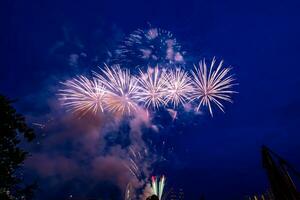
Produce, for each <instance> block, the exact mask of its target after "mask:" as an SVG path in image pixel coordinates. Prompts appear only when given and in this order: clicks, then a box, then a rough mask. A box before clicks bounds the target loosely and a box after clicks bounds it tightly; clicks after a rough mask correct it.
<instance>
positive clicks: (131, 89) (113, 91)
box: [94, 66, 138, 114]
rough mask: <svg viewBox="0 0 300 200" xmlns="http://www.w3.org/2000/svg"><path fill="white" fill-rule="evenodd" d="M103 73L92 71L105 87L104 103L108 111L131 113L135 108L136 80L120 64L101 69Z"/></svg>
mask: <svg viewBox="0 0 300 200" xmlns="http://www.w3.org/2000/svg"><path fill="white" fill-rule="evenodd" d="M101 71H102V73H103V74H104V75H101V74H98V73H96V72H94V74H95V76H96V77H97V78H98V79H99V80H100V82H101V83H102V84H103V85H104V86H105V87H106V90H107V92H106V95H105V103H106V108H107V110H108V111H111V112H119V113H122V114H131V113H132V112H133V111H135V110H136V109H137V93H138V85H137V84H138V81H137V79H136V78H135V77H133V76H131V75H130V71H129V70H128V69H121V68H120V66H114V67H111V68H109V67H108V66H105V69H102V70H101Z"/></svg>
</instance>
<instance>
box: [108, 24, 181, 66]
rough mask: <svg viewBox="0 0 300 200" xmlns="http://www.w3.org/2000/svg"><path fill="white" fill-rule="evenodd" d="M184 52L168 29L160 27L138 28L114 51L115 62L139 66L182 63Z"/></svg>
mask: <svg viewBox="0 0 300 200" xmlns="http://www.w3.org/2000/svg"><path fill="white" fill-rule="evenodd" d="M183 55H184V52H182V51H181V46H180V45H179V44H178V42H177V40H176V38H174V36H173V34H172V33H171V32H170V31H166V30H163V29H160V28H148V29H146V30H142V29H138V30H136V31H134V32H133V33H131V34H130V35H129V36H128V37H126V38H125V40H124V41H123V42H122V43H121V45H120V46H119V48H118V49H117V50H116V51H115V56H114V58H113V60H114V61H115V63H121V64H125V65H127V66H134V67H139V68H141V67H142V68H147V67H148V66H149V65H150V66H155V65H158V64H160V65H164V66H167V65H174V64H175V65H176V64H183V63H184V58H183Z"/></svg>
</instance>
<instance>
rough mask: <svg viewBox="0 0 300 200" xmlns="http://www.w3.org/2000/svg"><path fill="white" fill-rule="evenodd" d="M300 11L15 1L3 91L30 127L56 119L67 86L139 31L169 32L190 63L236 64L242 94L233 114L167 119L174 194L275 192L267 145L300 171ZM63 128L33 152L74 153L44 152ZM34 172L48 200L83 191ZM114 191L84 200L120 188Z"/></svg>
mask: <svg viewBox="0 0 300 200" xmlns="http://www.w3.org/2000/svg"><path fill="white" fill-rule="evenodd" d="M299 6H300V3H299V2H297V1H295V2H293V1H259V0H255V1H208V0H207V1H202V0H199V1H196V0H195V1H102V0H98V1H70V0H65V1H37V0H34V1H8V2H7V3H6V4H5V5H4V6H3V7H2V6H1V7H2V10H3V12H1V18H2V20H3V21H2V20H1V21H2V26H1V27H2V28H1V49H2V51H1V79H0V92H1V94H4V95H6V96H8V97H9V98H12V99H18V101H17V102H16V103H15V106H16V108H17V109H18V111H19V112H21V113H23V114H25V115H26V116H27V119H28V121H29V122H30V123H32V122H36V121H38V122H45V121H47V120H48V119H51V120H52V121H53V120H54V122H55V121H56V120H57V119H56V117H57V114H56V115H55V116H51V114H50V113H51V109H52V107H53V104H54V103H53V102H55V99H56V96H55V94H56V91H57V89H58V87H59V81H63V80H66V79H68V78H70V77H73V76H74V75H77V74H88V73H89V72H90V71H91V70H97V66H98V65H99V64H100V65H101V64H102V63H104V62H106V59H107V51H109V50H111V49H113V48H115V47H116V45H117V44H118V42H119V41H120V40H122V38H123V37H124V36H126V35H128V34H129V33H131V32H132V31H134V30H136V29H137V28H143V27H147V26H148V25H149V24H151V26H155V27H160V28H163V29H166V30H170V31H171V32H172V33H173V34H174V35H175V36H176V38H177V40H178V41H179V42H180V43H181V45H182V48H183V49H184V50H186V51H187V54H188V55H189V60H188V62H189V63H197V62H198V61H199V60H201V59H203V58H207V59H212V58H213V57H214V56H215V57H216V58H217V59H218V60H221V59H224V60H225V64H226V65H230V66H232V67H233V72H234V74H235V77H236V79H237V81H238V83H239V85H238V86H237V87H236V90H237V91H238V92H239V93H238V94H235V95H233V100H234V103H233V104H230V103H227V104H225V107H226V109H225V110H226V113H225V114H224V113H222V112H219V111H217V112H216V113H215V115H214V117H213V118H211V117H210V116H209V115H208V114H207V115H201V116H190V115H187V114H182V116H180V115H179V120H177V121H175V122H171V121H170V120H169V119H163V120H160V123H161V124H162V126H164V127H168V128H164V129H163V131H162V132H163V133H161V134H165V135H167V136H166V137H167V138H168V140H169V144H171V146H173V147H174V149H175V150H174V152H173V153H174V155H171V156H170V157H171V161H170V162H168V163H167V164H162V166H161V167H159V166H156V168H157V170H158V171H163V173H165V174H167V177H168V183H167V184H168V186H169V187H180V188H183V189H184V191H185V196H186V199H199V197H200V196H201V194H204V195H205V197H206V199H208V200H214V199H243V198H244V197H245V196H247V195H253V194H260V193H263V192H265V191H266V190H267V188H268V180H267V176H266V173H265V171H264V169H263V168H262V164H261V154H260V148H261V146H262V145H267V146H269V147H270V148H271V149H272V150H273V151H275V152H277V153H278V154H279V155H281V156H282V157H284V158H285V159H286V160H288V161H289V162H290V163H291V164H292V165H293V166H294V167H295V168H296V169H298V170H299V169H300V157H299V147H300V135H299V134H300V132H299V130H298V127H299V124H300V115H299V113H300V90H299V88H300V77H299V73H300V68H299V67H300V65H299V56H300V38H299V35H300V14H299V8H300V7H299ZM82 52H84V54H80V53H82ZM71 54H76V55H80V58H79V61H78V63H76V65H72V63H71V64H70V60H69V56H70V55H71ZM95 58H97V59H95ZM190 68H192V66H190ZM56 107H57V106H56ZM56 109H58V108H56ZM60 114H61V115H63V114H64V111H63V109H62V108H61V112H60ZM53 118H54V119H53ZM52 123H53V122H52ZM55 123H56V122H55ZM62 123H63V122H61V121H60V122H57V124H58V125H57V126H56V128H55V129H54V128H52V129H51V132H47V133H43V131H42V130H38V131H37V132H38V133H40V135H39V136H38V141H39V142H40V144H39V145H34V147H30V148H33V149H32V151H33V152H36V153H40V154H43V153H48V151H49V155H55V156H59V154H60V153H61V155H65V156H66V155H67V154H68V152H69V149H68V144H67V143H68V142H66V143H65V144H64V145H63V147H62V146H60V147H59V148H58V149H56V150H55V151H54V150H53V149H49V148H46V147H43V146H47V147H48V144H47V142H49V141H51V142H53V141H52V140H51V139H49V137H50V136H49V135H51V134H52V133H53V134H54V132H57V133H58V132H61V131H62V130H60V129H63V128H60V127H59V124H62ZM43 134H46V136H42V135H43ZM47 138H48V139H47ZM71 139H72V138H71ZM71 139H70V140H71ZM158 143H159V142H158ZM157 145H159V144H157ZM68 156H70V157H69V158H70V159H72V156H71V155H68ZM81 165H87V163H85V162H81ZM26 170H27V168H26V165H25V171H26ZM75 171H76V170H75ZM25 174H26V177H27V178H29V179H32V180H34V179H36V178H37V179H38V180H39V181H40V186H41V190H40V191H39V192H38V198H39V199H46V196H47V193H49V192H51V191H53V192H52V193H53V194H52V195H53V197H51V198H52V199H54V197H55V198H56V199H66V197H68V195H69V194H71V193H72V194H74V195H75V196H76V191H77V190H78V188H81V189H82V187H81V186H80V180H77V179H76V178H74V179H70V180H68V181H66V182H65V183H64V184H62V183H60V182H59V183H58V182H55V181H52V182H49V181H48V180H49V179H48V178H49V177H47V178H44V177H39V175H38V174H36V173H35V172H34V171H32V169H28V172H26V173H25ZM52 175H53V174H52ZM53 176H55V175H53ZM50 178H51V177H50ZM110 184H112V183H107V184H106V183H102V184H100V186H97V187H95V188H96V189H95V188H93V189H90V188H89V191H88V192H86V193H85V194H87V196H92V197H95V196H97V195H98V194H99V193H101V192H103V191H108V190H112V191H114V190H116V188H115V186H111V187H110ZM53 188H54V189H53ZM82 190H85V189H84V187H83V189H82ZM74 191H75V192H74ZM78 194H79V192H78ZM80 194H81V193H80ZM49 198H50V197H49ZM51 198H50V199H51Z"/></svg>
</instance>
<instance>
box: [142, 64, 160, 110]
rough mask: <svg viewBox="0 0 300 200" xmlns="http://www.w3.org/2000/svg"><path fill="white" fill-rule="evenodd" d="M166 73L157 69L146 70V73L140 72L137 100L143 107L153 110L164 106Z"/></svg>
mask: <svg viewBox="0 0 300 200" xmlns="http://www.w3.org/2000/svg"><path fill="white" fill-rule="evenodd" d="M165 76H166V73H165V70H160V69H158V67H155V68H154V69H153V68H150V67H149V68H148V70H147V73H143V72H142V71H140V77H139V84H140V91H139V93H138V96H139V99H140V101H141V102H143V103H144V105H145V106H146V107H147V108H148V107H150V106H151V107H153V108H154V109H157V108H159V107H160V106H162V105H165V100H164V95H165V92H166V78H165Z"/></svg>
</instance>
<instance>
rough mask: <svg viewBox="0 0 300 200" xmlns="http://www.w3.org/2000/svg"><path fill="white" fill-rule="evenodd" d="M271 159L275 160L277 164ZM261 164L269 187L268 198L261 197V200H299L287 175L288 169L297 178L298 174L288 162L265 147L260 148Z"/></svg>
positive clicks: (297, 193)
mask: <svg viewBox="0 0 300 200" xmlns="http://www.w3.org/2000/svg"><path fill="white" fill-rule="evenodd" d="M273 157H274V158H276V159H277V162H276V161H275V160H274V159H273ZM262 162H263V167H264V168H265V169H266V171H267V175H268V178H269V182H270V187H271V194H269V197H267V198H266V197H262V199H272V200H300V194H299V192H298V191H297V189H296V186H295V184H294V183H293V181H292V179H291V177H290V175H289V173H288V169H289V170H290V171H292V172H293V173H294V174H295V175H297V176H298V177H300V176H299V173H298V172H296V171H295V170H294V169H293V167H292V166H291V165H289V164H288V162H286V161H285V160H284V159H282V158H281V157H280V156H278V155H277V154H275V153H274V152H272V151H271V150H270V149H269V148H267V147H266V146H263V147H262ZM257 199H259V198H257Z"/></svg>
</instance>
